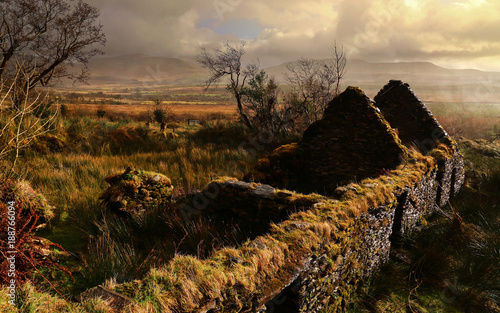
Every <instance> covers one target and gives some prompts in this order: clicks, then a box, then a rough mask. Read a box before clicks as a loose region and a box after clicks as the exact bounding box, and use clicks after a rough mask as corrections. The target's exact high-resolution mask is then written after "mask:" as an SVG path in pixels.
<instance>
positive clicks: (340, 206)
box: [114, 81, 463, 313]
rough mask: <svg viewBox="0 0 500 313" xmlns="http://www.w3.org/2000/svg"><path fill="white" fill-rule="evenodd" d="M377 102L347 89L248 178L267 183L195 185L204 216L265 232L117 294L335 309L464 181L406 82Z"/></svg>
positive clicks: (250, 307) (225, 307)
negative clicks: (400, 239) (202, 199)
mask: <svg viewBox="0 0 500 313" xmlns="http://www.w3.org/2000/svg"><path fill="white" fill-rule="evenodd" d="M391 99H392V100H391ZM376 100H378V101H380V103H381V104H379V103H373V102H372V101H371V100H370V99H368V98H367V97H366V96H365V95H364V93H363V92H362V91H361V90H359V89H357V88H352V87H350V88H348V89H347V90H346V91H345V92H344V93H343V94H341V95H339V96H338V97H337V98H336V99H335V100H333V102H332V103H331V104H330V106H329V107H328V109H327V111H326V113H325V117H324V119H323V120H321V121H318V122H317V123H315V124H313V125H312V126H311V128H310V129H308V130H307V131H306V133H305V135H304V138H303V139H302V140H301V141H300V142H299V143H297V144H292V145H287V146H284V147H281V148H279V149H277V150H276V151H275V152H274V153H273V154H272V155H271V156H269V157H268V158H266V159H263V160H260V162H259V164H258V166H257V167H256V170H255V171H254V172H253V173H251V174H249V175H248V176H247V177H249V178H250V177H253V178H254V179H256V180H259V181H260V182H264V183H266V184H261V183H258V182H257V183H249V182H240V181H236V180H220V181H215V182H213V183H212V184H211V185H209V186H208V187H207V189H206V190H204V191H203V192H202V194H203V195H212V196H210V197H208V203H205V205H203V206H202V207H203V210H202V211H204V213H207V214H210V215H213V216H219V218H224V216H227V215H231V216H232V218H239V219H241V220H243V221H248V223H249V225H257V224H258V223H266V222H268V221H272V222H274V224H272V225H269V227H268V230H267V233H265V234H263V235H259V236H257V237H255V238H253V239H252V240H250V241H248V242H246V243H244V244H242V245H241V246H240V247H237V248H228V249H222V250H220V251H216V252H215V253H214V254H213V256H212V257H210V258H208V259H206V260H197V259H194V258H192V257H188V256H177V257H176V258H175V259H174V260H172V261H171V262H170V264H168V265H167V266H166V267H165V268H164V269H162V270H153V271H152V272H151V273H150V275H148V276H147V277H145V278H144V279H143V280H142V281H140V282H131V283H128V284H124V285H119V286H117V287H116V288H115V290H114V291H115V292H120V293H123V294H125V295H126V296H128V297H130V298H131V299H147V298H155V297H157V295H156V294H148V292H151V291H150V290H155V292H157V293H159V294H161V303H162V305H161V309H160V310H161V312H214V313H215V312H287V313H293V312H304V313H305V312H308V313H310V312H323V311H326V310H328V312H342V311H343V310H344V309H345V307H346V304H347V302H348V300H349V298H350V297H351V296H352V295H353V294H354V293H355V292H356V290H357V288H358V286H359V283H360V282H361V281H363V280H364V279H366V278H367V277H368V276H370V275H371V274H372V273H373V272H374V271H376V270H377V269H378V268H379V267H380V266H381V265H382V264H384V263H385V262H386V261H387V260H388V257H389V252H390V249H391V245H392V244H393V242H394V240H397V238H398V236H401V235H402V234H405V233H408V232H411V231H412V229H414V228H415V226H416V225H418V223H419V220H420V219H421V217H422V216H424V215H427V214H430V213H432V212H434V210H435V209H436V208H437V207H438V206H442V205H443V204H445V203H446V201H447V200H448V199H449V197H450V196H451V195H452V194H453V193H456V192H457V191H458V190H459V189H460V186H461V185H462V183H463V161H462V159H461V156H460V154H459V151H458V149H457V147H456V145H455V144H454V142H453V140H451V139H450V138H449V137H448V136H447V135H445V134H446V132H445V131H444V130H443V129H442V128H441V127H440V126H439V124H438V123H437V121H435V119H434V118H433V117H432V114H431V113H430V111H428V109H427V108H426V107H425V104H423V103H422V102H421V101H419V100H418V98H416V97H415V95H414V94H413V92H412V91H411V89H409V86H408V85H406V84H403V83H402V82H397V81H391V82H390V83H389V84H388V85H387V86H386V87H384V89H383V90H382V91H381V93H379V95H378V96H377V98H376ZM377 107H380V111H379V110H378V109H377ZM386 115H388V116H390V117H389V118H387V119H386ZM396 128H397V129H398V132H399V134H400V135H401V136H402V137H401V139H400V138H399V137H398V135H397V132H396V131H395V129H396ZM436 128H438V129H439V131H436V130H435V129H436ZM438 132H439V133H440V134H443V136H440V137H439V138H438V140H434V138H433V137H432V136H433V134H437V133H438ZM427 136H430V137H428V138H430V139H429V140H430V141H426V138H427ZM415 140H419V141H421V142H428V143H430V142H431V141H432V145H430V144H429V145H418V143H417V144H415ZM347 182H349V184H347V185H345V186H342V184H345V183H347ZM339 186H340V187H339ZM284 187H286V188H288V189H292V190H294V191H288V190H283V189H280V188H284ZM339 188H340V189H339ZM311 190H312V191H318V192H320V193H323V195H318V194H305V193H307V192H309V191H311ZM297 191H298V192H297ZM339 191H340V192H339ZM205 198H207V197H205ZM194 200H195V199H186V200H184V202H183V203H181V205H185V204H186V202H185V201H187V202H188V203H189V202H192V201H194ZM264 220H266V221H264ZM144 286H148V288H144ZM160 291H161V292H160ZM157 303H159V302H157Z"/></svg>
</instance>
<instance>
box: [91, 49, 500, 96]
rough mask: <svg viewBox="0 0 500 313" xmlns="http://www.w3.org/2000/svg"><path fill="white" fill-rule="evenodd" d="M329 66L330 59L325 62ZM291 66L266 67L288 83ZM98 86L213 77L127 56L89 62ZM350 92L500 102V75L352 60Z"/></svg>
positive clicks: (173, 63)
mask: <svg viewBox="0 0 500 313" xmlns="http://www.w3.org/2000/svg"><path fill="white" fill-rule="evenodd" d="M323 61H329V60H323ZM288 64H290V62H288V63H283V64H281V65H277V66H273V67H268V68H265V70H266V72H267V73H268V75H269V76H273V77H275V78H276V80H277V81H278V82H280V83H286V80H285V78H284V73H286V72H287V65H288ZM89 69H90V71H91V80H90V84H91V85H93V86H103V85H115V86H129V85H130V86H145V87H148V86H149V87H151V86H153V87H154V86H164V85H201V84H203V81H204V80H205V79H206V78H207V77H208V72H207V71H206V70H205V69H203V68H201V67H200V65H199V64H197V63H196V61H194V60H189V59H178V58H167V57H152V56H147V55H137V54H136V55H125V56H118V57H106V58H95V59H93V60H92V61H91V62H90V63H89ZM346 69H347V72H346V75H345V76H344V79H343V81H342V85H343V86H344V87H347V86H358V87H361V88H362V89H363V90H365V92H366V93H367V94H368V95H369V96H370V97H373V96H374V95H375V94H376V92H377V91H378V90H380V89H381V88H382V86H383V85H384V84H385V83H387V82H388V81H389V80H391V79H398V80H402V81H404V82H407V83H409V84H410V86H411V87H412V89H413V90H415V91H416V93H417V94H419V95H425V98H426V99H428V100H431V101H459V102H497V103H498V102H500V73H499V72H485V71H480V70H473V69H447V68H444V67H440V66H437V65H435V64H433V63H429V62H397V63H371V62H366V61H363V60H348V62H347V67H346Z"/></svg>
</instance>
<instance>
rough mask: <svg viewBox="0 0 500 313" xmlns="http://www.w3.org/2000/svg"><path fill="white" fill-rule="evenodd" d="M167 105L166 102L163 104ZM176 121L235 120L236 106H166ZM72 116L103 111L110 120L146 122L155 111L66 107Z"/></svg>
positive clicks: (147, 106) (144, 107)
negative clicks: (125, 119) (149, 113)
mask: <svg viewBox="0 0 500 313" xmlns="http://www.w3.org/2000/svg"><path fill="white" fill-rule="evenodd" d="M165 104H168V102H165ZM168 107H169V108H171V110H172V113H173V115H174V119H176V120H180V121H182V120H187V119H200V120H212V119H217V118H224V119H231V120H232V119H235V118H236V106H235V105H227V104H168ZM68 109H69V114H70V115H73V116H97V111H98V110H105V111H106V117H108V118H109V119H112V120H116V119H124V118H130V119H133V120H137V121H147V120H148V112H152V111H153V110H154V109H155V105H153V104H112V105H111V104H110V105H103V104H75V105H70V106H69V107H68Z"/></svg>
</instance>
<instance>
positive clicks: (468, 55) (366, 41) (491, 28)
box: [86, 0, 500, 70]
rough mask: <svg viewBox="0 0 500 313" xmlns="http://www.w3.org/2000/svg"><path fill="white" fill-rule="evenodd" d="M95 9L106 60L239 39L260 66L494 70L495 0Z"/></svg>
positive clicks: (235, 2) (499, 28) (146, 3)
mask: <svg viewBox="0 0 500 313" xmlns="http://www.w3.org/2000/svg"><path fill="white" fill-rule="evenodd" d="M86 2H88V3H89V4H91V5H93V6H96V7H97V8H99V9H100V10H101V21H102V23H103V25H104V30H105V32H106V34H107V38H108V44H107V46H106V48H105V51H106V52H107V53H108V55H124V54H148V55H161V56H170V57H193V56H194V55H196V53H197V52H199V50H200V48H201V47H215V46H217V45H218V44H220V43H221V42H224V41H232V42H238V41H241V40H243V41H245V42H246V48H247V51H248V54H249V57H253V58H257V57H258V58H259V59H260V60H261V63H264V65H272V64H277V63H281V62H285V61H289V60H293V59H296V58H298V57H301V56H305V57H313V58H327V57H329V51H330V48H331V46H332V44H333V42H334V41H335V40H336V41H337V43H340V44H343V45H344V47H345V48H346V50H347V51H348V53H349V57H350V58H361V59H364V60H367V61H377V62H391V61H431V62H435V63H437V64H440V65H444V66H449V67H457V68H458V67H471V68H479V69H486V70H489V69H491V70H500V1H498V0H490V1H487V0H476V1H475V0H420V1H417V0H388V1H382V0H375V1H373V0H350V1H347V0H346V1H344V0H311V1H302V0H301V1H299V0H275V1H269V0H266V1H263V0H252V1H250V0H209V1H206V0H203V1H202V0H183V1H178V0H176V1H174V0H143V1H136V0H134V1H132V0H125V1H124V0H87V1H86Z"/></svg>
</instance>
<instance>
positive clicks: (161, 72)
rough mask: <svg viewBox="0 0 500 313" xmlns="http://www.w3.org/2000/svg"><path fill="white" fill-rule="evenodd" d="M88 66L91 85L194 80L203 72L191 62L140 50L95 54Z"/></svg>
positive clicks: (200, 77)
mask: <svg viewBox="0 0 500 313" xmlns="http://www.w3.org/2000/svg"><path fill="white" fill-rule="evenodd" d="M89 69H90V71H91V80H90V83H91V85H102V84H110V85H114V84H118V85H122V84H125V85H127V84H150V85H163V84H173V83H176V84H178V83H184V84H196V83H201V82H202V81H203V79H204V78H205V77H206V75H207V74H206V72H205V70H204V69H202V68H201V67H200V66H199V65H198V64H196V63H194V62H189V61H185V60H181V59H175V58H165V57H151V56H147V55H142V54H134V55H124V56H119V57H108V58H95V59H93V60H92V61H91V62H90V63H89Z"/></svg>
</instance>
